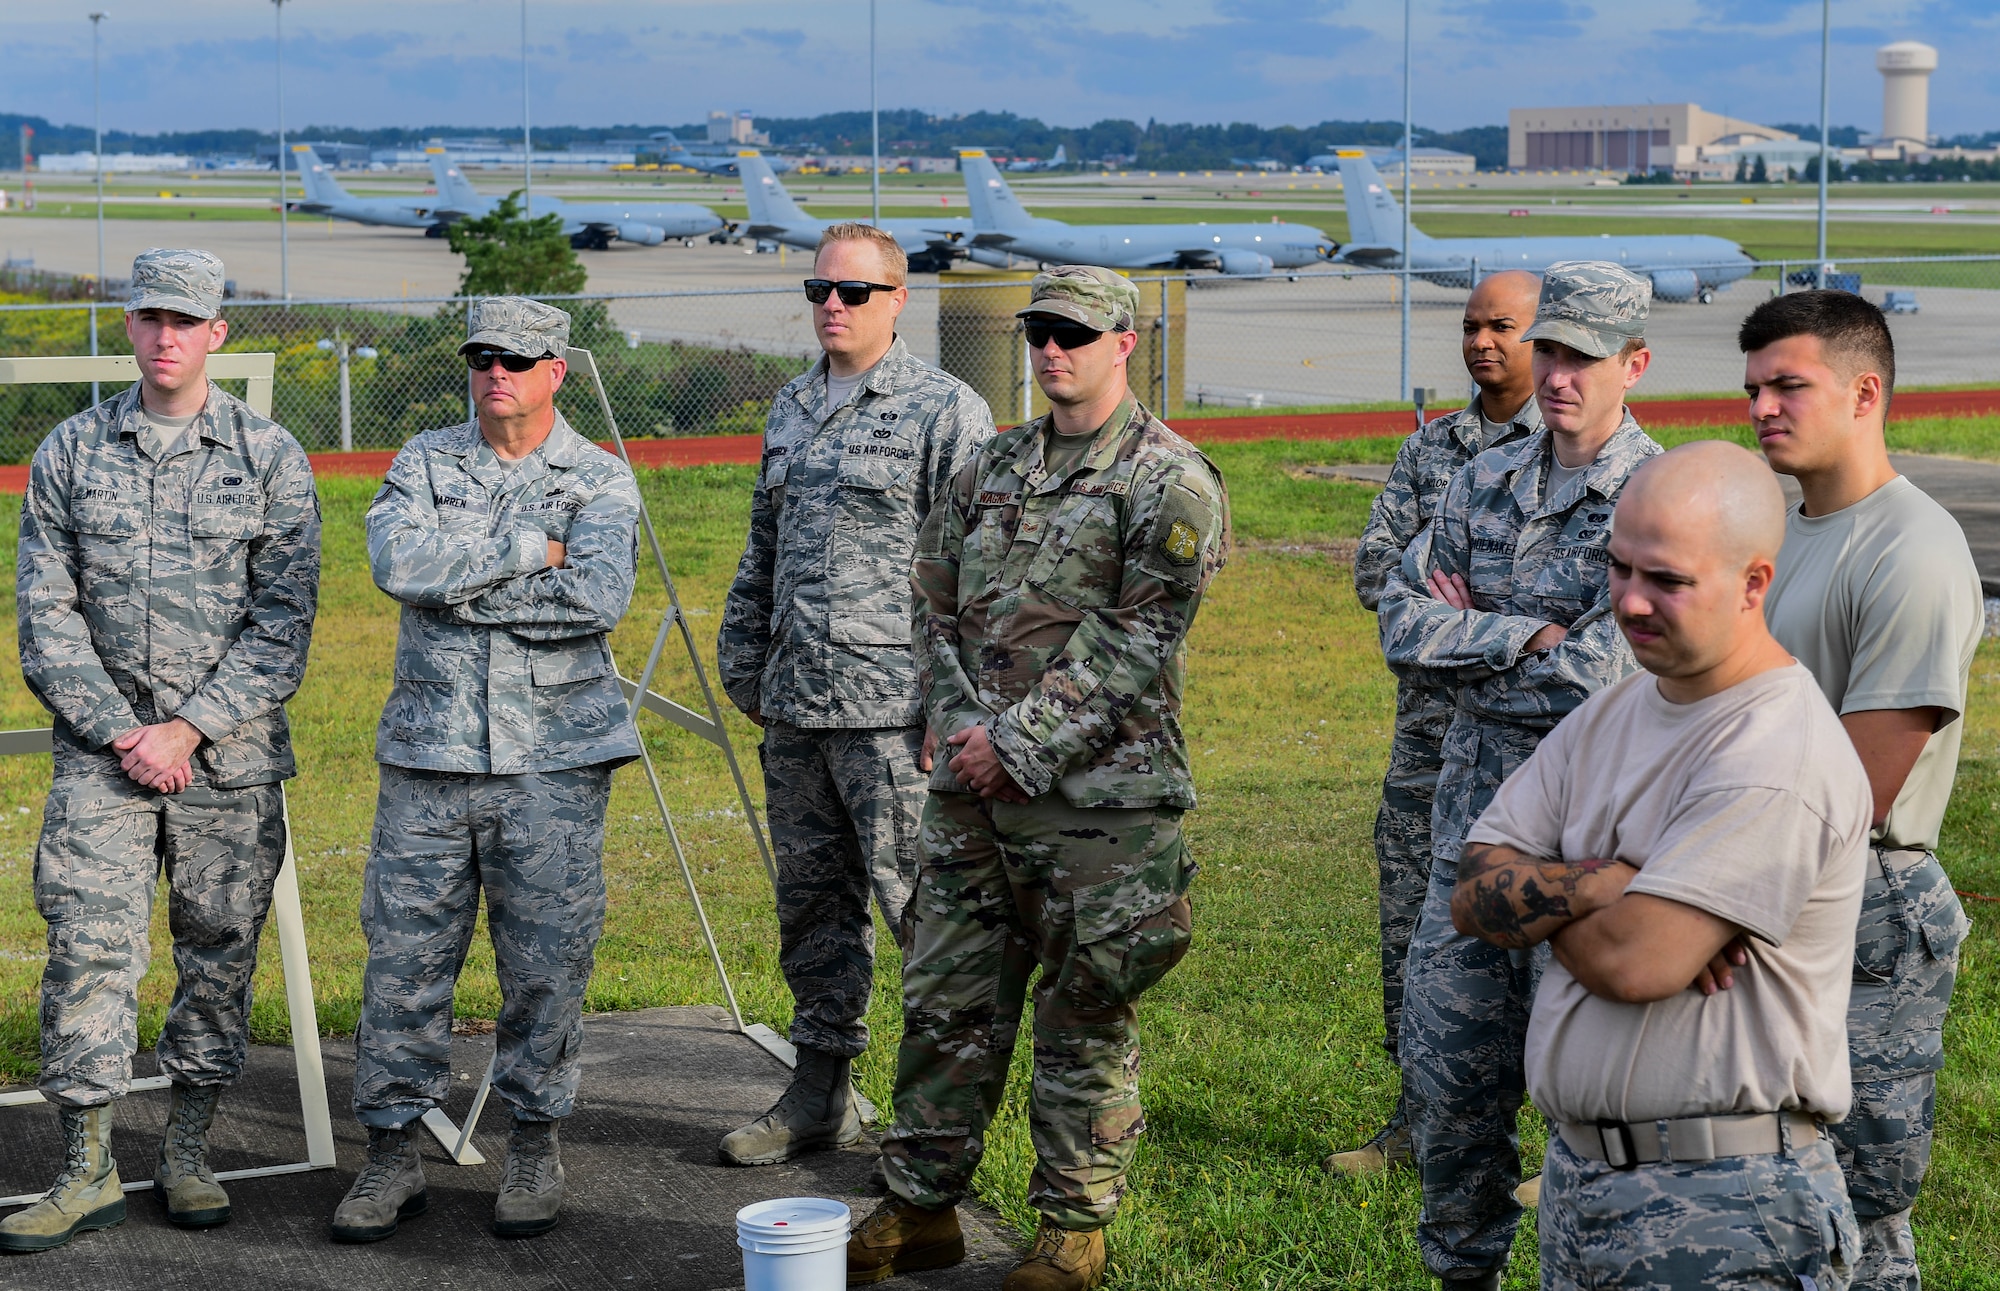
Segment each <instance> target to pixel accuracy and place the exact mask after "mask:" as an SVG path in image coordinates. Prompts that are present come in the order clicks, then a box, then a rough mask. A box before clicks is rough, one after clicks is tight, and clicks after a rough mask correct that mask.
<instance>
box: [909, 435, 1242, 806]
mask: <svg viewBox="0 0 2000 1291" xmlns="http://www.w3.org/2000/svg"><path fill="white" fill-rule="evenodd" d="M1048 424H1049V418H1048V417H1047V416H1042V417H1038V418H1036V419H1035V420H1034V421H1031V422H1029V423H1028V424H1027V425H1025V426H1017V427H1015V428H1014V429H1012V430H1009V431H1006V432H1004V433H1002V434H999V435H996V436H994V438H993V439H992V440H991V441H989V442H988V443H987V445H986V447H985V449H984V450H983V451H982V452H981V453H980V454H979V456H978V457H977V458H976V459H974V460H973V461H972V462H970V463H968V464H967V465H966V467H965V469H964V470H962V471H960V472H959V474H958V478H957V479H955V480H954V481H952V486H951V490H950V492H949V493H948V494H947V495H946V496H945V497H944V499H943V500H942V501H940V502H939V504H938V506H937V509H936V510H934V511H932V512H931V515H930V519H929V520H927V521H926V522H925V523H924V532H923V537H922V538H921V539H919V540H918V543H917V562H916V567H915V569H914V571H913V572H912V574H911V582H912V584H913V585H914V587H915V589H916V621H915V635H916V637H917V640H918V642H919V651H918V669H919V672H920V673H921V674H922V677H923V687H924V704H925V709H926V711H927V713H928V714H929V718H930V725H931V728H932V729H933V730H935V731H936V732H937V733H938V736H939V738H940V739H943V738H945V737H948V736H950V735H953V734H956V733H957V732H959V731H961V730H964V729H965V728H967V727H969V726H971V725H974V724H975V723H984V724H985V725H986V726H987V729H988V733H989V735H990V737H991V739H992V742H993V747H994V749H995V751H996V752H997V753H998V754H999V758H1000V761H1001V763H1002V765H1004V766H1005V767H1006V768H1007V771H1008V774H1010V775H1012V776H1013V777H1014V779H1015V781H1016V782H1017V783H1019V784H1020V786H1021V787H1022V788H1023V789H1025V790H1026V791H1027V792H1028V793H1029V794H1031V795H1039V794H1043V793H1047V792H1048V791H1049V789H1050V788H1052V787H1060V788H1061V790H1062V793H1063V797H1064V798H1066V799H1068V800H1069V802H1070V804H1071V805H1073V806H1077V807H1160V806H1165V807H1179V808H1188V807H1192V806H1194V803H1195V795H1194V781H1193V777H1192V776H1191V775H1190V774H1189V771H1188V758H1187V746H1186V743H1185V741H1184V740H1183V739H1182V737H1181V728H1180V709H1181V683H1182V674H1183V672H1184V668H1185V661H1184V656H1185V653H1186V646H1185V641H1186V637H1187V632H1188V628H1189V626H1190V625H1191V624H1192V623H1193V622H1194V616H1195V611H1196V610H1197V609H1198V608H1199V607H1200V605H1201V597H1202V593H1203V592H1204V591H1205V590H1206V589H1207V587H1208V583H1209V580H1210V579H1212V578H1213V577H1214V576H1215V574H1216V571H1217V570H1219V569H1221V568H1222V565H1223V562H1224V560H1225V559H1226V558H1227V556H1228V548H1229V499H1228V495H1227V494H1226V493H1225V492H1224V491H1223V485H1222V473H1221V472H1220V471H1218V470H1216V468H1215V465H1214V463H1212V462H1210V461H1209V460H1208V458H1207V457H1205V456H1203V455H1202V453H1201V451H1200V450H1199V449H1197V448H1195V446H1194V445H1192V444H1190V443H1188V442H1187V441H1186V440H1184V439H1182V438H1181V437H1180V436H1179V435H1176V434H1175V433H1174V432H1173V431H1172V430H1170V429H1169V428H1168V427H1167V426H1166V424H1165V423H1164V422H1161V421H1160V420H1159V419H1157V418H1156V417H1154V416H1153V414H1152V413H1150V412H1148V411H1146V409H1145V408H1144V407H1142V406H1141V405H1140V404H1139V403H1138V401H1137V400H1136V399H1133V398H1130V397H1128V398H1127V399H1126V401H1125V402H1124V403H1123V404H1121V405H1120V406H1119V408H1118V410H1117V411H1116V412H1114V413H1113V414H1112V416H1111V419H1110V420H1109V421H1107V422H1105V424H1104V426H1103V428H1102V429H1100V430H1099V431H1098V432H1097V437H1096V439H1094V440H1093V441H1092V442H1091V445H1090V448H1089V449H1088V450H1087V451H1086V452H1085V454H1084V455H1083V457H1082V458H1081V459H1080V460H1079V461H1078V462H1077V464H1076V466H1075V467H1073V468H1072V469H1071V471H1070V472H1069V473H1068V474H1067V475H1053V474H1050V473H1049V472H1048V470H1047V469H1046V468H1045V467H1044V466H1043V464H1042V442H1043V434H1044V431H1045V429H1046V428H1047V426H1048ZM931 788H933V789H941V790H947V791H956V792H967V791H968V790H967V787H966V786H965V785H964V784H962V783H960V782H959V780H958V779H957V778H956V777H955V776H953V775H952V773H951V769H950V767H949V765H948V763H947V760H946V759H945V758H943V757H940V758H939V759H938V760H937V769H936V771H935V772H934V773H933V775H932V778H931Z"/></svg>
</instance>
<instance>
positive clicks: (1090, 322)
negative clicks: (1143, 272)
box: [1014, 264, 1139, 332]
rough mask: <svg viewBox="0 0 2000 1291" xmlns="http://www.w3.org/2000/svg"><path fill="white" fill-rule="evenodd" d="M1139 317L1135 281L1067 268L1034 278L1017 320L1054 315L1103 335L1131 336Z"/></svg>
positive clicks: (1086, 268) (1086, 267) (1091, 269)
mask: <svg viewBox="0 0 2000 1291" xmlns="http://www.w3.org/2000/svg"><path fill="white" fill-rule="evenodd" d="M1138 313H1139V289H1138V288H1137V287H1134V286H1133V285H1132V280H1131V279H1129V278H1127V277H1125V275H1123V274H1120V273H1113V272H1112V271H1111V270H1109V269H1100V268H1098V267H1097V266H1096V265H1089V264H1066V265H1061V266H1059V267H1057V268H1054V269H1051V270H1049V271H1048V272H1047V273H1038V274H1036V275H1035V280H1034V282H1033V283H1031V284H1029V288H1028V307H1027V308H1026V309H1022V310H1017V311H1015V314H1014V317H1016V318H1026V317H1027V316H1028V315H1030V314H1053V315H1055V316H1056V317H1057V318H1067V319H1069V320H1070V321H1071V322H1073V323H1082V324H1083V325H1084V326H1085V327H1090V328H1095V329H1096V330H1098V331H1100V332H1129V331H1131V330H1132V320H1133V319H1134V318H1135V317H1137V316H1138Z"/></svg>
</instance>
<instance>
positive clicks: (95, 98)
mask: <svg viewBox="0 0 2000 1291" xmlns="http://www.w3.org/2000/svg"><path fill="white" fill-rule="evenodd" d="M108 16H109V15H107V14H105V13H103V12H101V11H100V12H98V13H93V14H91V15H90V120H91V132H92V134H93V135H94V136H95V139H96V142H95V143H93V144H92V145H91V147H92V148H93V149H95V151H94V152H93V154H92V156H93V157H94V158H95V160H96V163H97V291H96V293H95V294H96V296H97V300H96V301H95V302H93V303H92V304H91V306H90V352H91V354H93V355H95V354H96V353H97V306H98V304H99V303H102V302H103V300H104V100H103V95H102V93H101V91H100V86H101V85H102V80H101V78H100V77H99V76H98V73H97V52H98V45H99V40H98V37H99V35H100V34H101V33H102V30H103V25H104V20H105V18H106V17H108ZM27 168H28V166H27V163H26V162H23V163H21V169H22V170H23V171H26V170H27ZM98 396H99V391H98V388H97V382H95V381H93V382H91V383H90V402H91V404H92V406H95V405H96V403H97V401H98Z"/></svg>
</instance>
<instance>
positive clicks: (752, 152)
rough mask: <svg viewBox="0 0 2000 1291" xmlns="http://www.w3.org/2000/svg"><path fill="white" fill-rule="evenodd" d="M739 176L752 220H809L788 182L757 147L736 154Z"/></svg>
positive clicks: (766, 222) (774, 222)
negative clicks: (795, 198)
mask: <svg viewBox="0 0 2000 1291" xmlns="http://www.w3.org/2000/svg"><path fill="white" fill-rule="evenodd" d="M736 177H737V178H738V179H741V180H742V181H743V202H744V204H745V205H746V206H748V207H749V208H750V223H751V225H752V226H753V227H756V226H761V225H771V226H774V227H776V226H783V225H788V224H809V223H811V222H812V221H811V219H810V218H809V217H808V216H807V215H806V213H805V212H804V211H802V210H800V209H799V204H798V203H797V202H795V201H793V200H792V195H791V194H790V193H788V192H786V191H785V186H784V185H783V184H781V183H779V182H778V176H777V174H776V173H775V172H774V171H772V169H771V163H770V162H769V161H767V160H765V157H764V154H763V153H761V152H758V151H757V150H756V149H754V148H745V149H743V150H742V151H740V152H738V153H737V154H736Z"/></svg>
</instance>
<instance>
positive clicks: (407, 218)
mask: <svg viewBox="0 0 2000 1291" xmlns="http://www.w3.org/2000/svg"><path fill="white" fill-rule="evenodd" d="M292 158H293V160H292V164H293V165H294V166H296V167H298V171H299V180H300V182H301V183H303V184H304V186H305V190H306V195H305V196H304V197H303V198H301V199H299V200H298V201H295V202H289V203H287V209H288V210H294V211H300V212H303V213H304V214H307V215H329V216H332V217H333V218H334V219H336V220H352V221H353V222H354V223H356V224H379V225H383V226H386V227H388V228H392V229H430V228H439V227H442V224H443V217H442V216H440V215H439V214H438V213H437V210H436V207H437V202H436V201H435V199H431V198H421V197H420V198H415V199H411V198H404V197H355V196H354V195H353V194H351V193H349V192H348V191H347V190H346V189H345V188H342V187H341V186H340V181H339V180H337V179H335V178H334V177H333V168H332V167H331V166H328V165H327V164H326V163H325V162H323V161H321V160H320V159H319V154H318V153H316V152H314V151H313V150H312V145H311V144H304V143H295V144H293V145H292Z"/></svg>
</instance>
